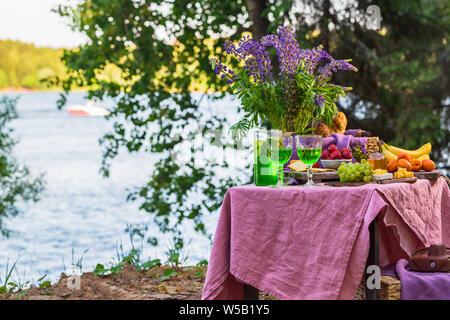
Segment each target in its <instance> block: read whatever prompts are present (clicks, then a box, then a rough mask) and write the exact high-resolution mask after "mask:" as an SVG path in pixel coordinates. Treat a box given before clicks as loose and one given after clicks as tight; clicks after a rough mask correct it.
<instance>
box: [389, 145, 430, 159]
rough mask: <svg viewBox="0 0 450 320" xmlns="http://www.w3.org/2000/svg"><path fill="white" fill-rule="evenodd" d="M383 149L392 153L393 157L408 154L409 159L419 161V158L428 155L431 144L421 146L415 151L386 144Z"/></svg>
mask: <svg viewBox="0 0 450 320" xmlns="http://www.w3.org/2000/svg"><path fill="white" fill-rule="evenodd" d="M384 147H385V148H386V149H387V150H388V151H390V152H391V153H393V154H394V155H395V156H398V155H399V154H400V153H406V154H408V155H409V156H410V157H411V159H419V158H420V157H422V156H424V155H426V154H429V153H430V152H431V143H429V142H428V143H426V144H424V145H423V146H421V147H420V148H419V149H416V150H406V149H402V148H398V147H394V146H390V145H388V144H387V143H384Z"/></svg>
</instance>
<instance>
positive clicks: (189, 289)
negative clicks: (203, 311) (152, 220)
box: [0, 264, 274, 300]
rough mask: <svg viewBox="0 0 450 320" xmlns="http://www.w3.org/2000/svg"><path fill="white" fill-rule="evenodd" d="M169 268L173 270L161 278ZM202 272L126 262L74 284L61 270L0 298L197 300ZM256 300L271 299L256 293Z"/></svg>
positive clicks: (203, 271) (194, 269)
mask: <svg viewBox="0 0 450 320" xmlns="http://www.w3.org/2000/svg"><path fill="white" fill-rule="evenodd" d="M169 268H172V269H174V271H175V272H174V273H173V274H172V275H171V276H170V277H169V278H167V279H164V280H163V279H161V277H164V272H165V271H166V270H167V269H169ZM205 275H206V267H169V266H159V267H156V268H153V269H151V270H149V271H145V272H142V271H136V269H135V268H134V267H133V266H131V265H129V264H126V265H125V266H124V268H123V270H122V271H121V272H120V273H119V274H109V275H104V276H97V275H94V274H93V273H92V272H86V273H83V275H81V277H80V278H79V282H78V283H77V282H76V280H75V278H73V277H69V276H67V275H65V274H64V273H62V274H61V277H60V279H59V281H58V282H56V283H54V284H52V285H51V286H47V287H45V288H40V287H36V286H32V287H31V288H29V289H27V290H20V291H17V292H13V293H6V294H0V300H3V299H7V300H8V299H9V300H11V299H14V300H200V298H201V295H202V290H203V284H204V280H205ZM259 299H264V300H268V299H270V300H271V299H274V298H273V297H272V296H270V295H267V294H265V293H263V292H260V296H259Z"/></svg>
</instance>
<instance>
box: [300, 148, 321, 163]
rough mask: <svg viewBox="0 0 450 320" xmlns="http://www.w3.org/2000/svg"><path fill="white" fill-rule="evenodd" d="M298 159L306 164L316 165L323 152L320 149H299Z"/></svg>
mask: <svg viewBox="0 0 450 320" xmlns="http://www.w3.org/2000/svg"><path fill="white" fill-rule="evenodd" d="M297 153H298V157H299V159H300V160H302V161H303V163H304V164H314V163H316V162H317V161H318V160H319V158H320V155H321V153H322V150H321V149H320V148H317V149H297Z"/></svg>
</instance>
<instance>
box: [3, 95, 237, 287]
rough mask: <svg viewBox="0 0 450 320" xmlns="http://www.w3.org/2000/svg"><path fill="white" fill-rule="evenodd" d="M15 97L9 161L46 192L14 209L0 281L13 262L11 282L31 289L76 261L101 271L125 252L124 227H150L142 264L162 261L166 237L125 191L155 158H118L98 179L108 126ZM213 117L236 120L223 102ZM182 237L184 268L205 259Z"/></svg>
mask: <svg viewBox="0 0 450 320" xmlns="http://www.w3.org/2000/svg"><path fill="white" fill-rule="evenodd" d="M8 95H11V94H8ZM14 95H17V94H14ZM19 95H20V99H19V102H18V105H17V110H18V113H19V118H18V119H15V120H13V122H12V124H11V126H12V127H13V128H14V129H15V135H16V136H17V138H18V139H19V140H20V142H19V144H18V145H17V146H16V148H15V155H16V156H17V158H18V159H19V161H20V162H24V163H26V164H27V166H28V167H29V168H30V169H31V170H32V172H33V173H34V174H39V173H45V181H46V189H45V191H44V193H43V194H42V195H41V200H40V201H39V202H37V203H28V204H20V207H21V209H22V211H23V212H22V213H21V214H20V215H18V216H17V217H14V218H11V219H6V220H5V222H6V225H7V226H8V227H9V228H10V229H12V230H13V231H14V234H12V235H11V237H10V238H3V239H1V241H0V280H2V279H4V272H5V267H6V263H7V261H8V259H9V263H10V264H11V263H12V262H13V261H16V260H17V259H18V258H19V262H18V267H17V270H18V273H14V274H13V278H15V279H19V280H20V279H21V280H33V281H36V279H37V278H39V277H40V276H42V275H44V274H46V273H47V274H48V275H49V278H50V279H51V280H52V281H55V280H57V279H58V278H59V275H60V273H61V272H62V271H65V270H66V271H67V272H70V271H71V270H72V267H71V264H72V262H74V261H76V260H78V259H80V258H81V257H82V258H83V267H84V270H85V271H91V270H92V269H93V267H94V266H95V264H97V263H104V264H107V263H108V262H110V261H111V259H112V257H113V256H115V253H116V249H117V246H118V244H119V243H122V244H123V247H124V251H127V249H128V248H129V247H130V242H129V238H128V234H127V233H125V231H124V230H125V228H126V225H127V224H149V231H148V232H149V234H150V235H156V236H160V237H161V239H162V242H161V243H160V245H159V246H158V247H156V248H155V247H151V246H150V245H146V246H145V247H144V254H143V256H144V257H152V258H155V257H158V258H160V257H164V252H165V251H166V250H167V248H168V247H169V246H170V241H169V240H170V239H171V237H170V236H167V235H164V236H161V235H160V233H159V232H158V229H157V228H156V227H155V226H154V225H153V224H152V222H151V215H149V214H147V213H144V212H140V211H139V210H138V206H139V203H137V202H136V203H135V202H127V201H126V197H127V195H128V193H129V190H131V189H133V188H134V187H138V186H141V185H143V184H144V183H145V182H146V181H148V179H149V177H150V176H151V175H152V168H153V163H154V161H155V156H154V155H152V154H149V153H139V154H128V153H126V152H124V153H122V154H120V155H119V156H118V157H117V158H116V159H115V160H113V162H112V168H111V176H110V178H103V177H102V176H101V175H100V174H99V168H100V163H101V159H102V154H101V149H100V147H99V143H98V139H99V138H100V137H102V135H103V134H104V133H106V132H108V131H109V129H110V128H111V122H108V121H107V120H105V119H104V118H101V117H81V116H73V115H70V114H69V113H68V112H67V111H66V110H57V108H56V103H55V101H56V99H57V98H58V93H54V92H32V93H20V94H19ZM84 96H85V94H84V93H79V92H77V93H71V94H70V96H69V100H68V104H67V105H76V104H84V103H85V102H86V99H85V98H84ZM103 105H104V106H105V107H109V106H108V103H106V104H103ZM209 107H211V106H209ZM219 109H220V112H223V113H228V114H231V115H235V114H236V103H235V102H233V101H225V102H222V104H221V105H220V108H219ZM217 217H218V214H217V213H216V214H214V215H212V216H209V217H208V219H207V221H206V222H207V226H208V227H209V228H210V230H211V231H213V229H214V227H215V224H216V221H217ZM186 230H187V231H186V234H185V239H186V240H192V242H191V244H190V245H188V248H187V252H186V253H187V255H188V257H189V260H188V262H196V261H198V260H200V259H204V258H208V257H209V250H210V243H209V241H208V240H206V239H205V238H204V237H201V236H198V235H196V234H195V233H193V232H190V231H189V228H187V229H186ZM86 250H88V251H87V252H85V251H86Z"/></svg>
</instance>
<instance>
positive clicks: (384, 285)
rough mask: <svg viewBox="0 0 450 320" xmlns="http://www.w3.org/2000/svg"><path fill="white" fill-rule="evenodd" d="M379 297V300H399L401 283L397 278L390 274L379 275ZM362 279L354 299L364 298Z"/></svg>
mask: <svg viewBox="0 0 450 320" xmlns="http://www.w3.org/2000/svg"><path fill="white" fill-rule="evenodd" d="M380 282H381V283H380V284H381V287H380V299H381V300H400V292H401V283H400V280H399V279H398V278H394V277H390V276H381V281H380ZM365 299H366V297H365V283H364V279H363V280H361V283H360V284H359V287H358V291H357V292H356V294H355V297H354V300H365Z"/></svg>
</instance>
